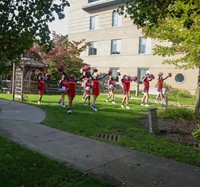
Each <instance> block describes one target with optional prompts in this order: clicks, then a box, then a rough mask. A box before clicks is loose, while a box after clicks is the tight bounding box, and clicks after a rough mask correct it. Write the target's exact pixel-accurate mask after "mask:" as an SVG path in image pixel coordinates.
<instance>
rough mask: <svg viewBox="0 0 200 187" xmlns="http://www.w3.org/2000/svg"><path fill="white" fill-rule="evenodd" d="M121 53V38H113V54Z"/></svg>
mask: <svg viewBox="0 0 200 187" xmlns="http://www.w3.org/2000/svg"><path fill="white" fill-rule="evenodd" d="M120 53H121V40H120V39H113V40H111V55H113V54H120Z"/></svg>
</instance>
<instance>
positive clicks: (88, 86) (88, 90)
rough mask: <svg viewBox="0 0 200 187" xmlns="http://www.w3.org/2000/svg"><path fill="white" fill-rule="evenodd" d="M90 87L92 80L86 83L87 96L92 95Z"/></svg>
mask: <svg viewBox="0 0 200 187" xmlns="http://www.w3.org/2000/svg"><path fill="white" fill-rule="evenodd" d="M90 88H91V82H90V81H87V82H86V83H85V91H86V95H87V96H90Z"/></svg>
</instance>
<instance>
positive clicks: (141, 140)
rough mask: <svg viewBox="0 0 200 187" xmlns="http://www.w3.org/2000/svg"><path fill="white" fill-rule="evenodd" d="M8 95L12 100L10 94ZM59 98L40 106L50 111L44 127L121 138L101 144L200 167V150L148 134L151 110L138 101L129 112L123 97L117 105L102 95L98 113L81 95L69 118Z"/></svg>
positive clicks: (33, 101)
mask: <svg viewBox="0 0 200 187" xmlns="http://www.w3.org/2000/svg"><path fill="white" fill-rule="evenodd" d="M4 96H5V97H4V98H7V99H8V96H7V95H4ZM27 97H28V101H27V103H29V104H37V99H38V95H27ZM59 97H60V96H59V95H44V98H43V102H42V105H40V106H39V107H40V108H41V109H42V110H44V111H45V112H46V118H45V120H44V121H43V124H45V125H48V126H51V127H54V128H58V129H61V130H64V131H68V132H71V133H75V134H80V135H83V136H87V137H90V138H94V139H97V138H96V135H97V134H114V135H121V136H122V138H121V140H120V141H119V142H115V141H109V140H104V139H103V140H101V141H107V142H109V143H112V144H118V145H119V146H124V147H129V148H131V149H134V150H138V151H142V152H148V153H151V154H154V155H158V156H163V157H166V158H171V159H174V160H177V161H181V162H185V163H189V164H194V165H198V166H200V156H199V155H200V150H199V149H198V148H197V147H192V146H187V145H184V144H179V143H174V142H172V141H170V140H167V139H163V138H159V137H157V136H154V135H153V134H149V133H148V132H145V131H144V129H143V128H142V127H141V126H140V125H139V120H140V118H141V117H142V116H144V115H147V108H145V107H142V106H140V101H138V100H131V101H130V107H131V110H126V109H122V108H120V103H121V99H120V98H116V102H117V104H116V105H113V104H111V103H105V98H106V96H103V95H102V96H99V98H98V99H97V104H96V107H97V108H98V109H99V111H98V112H94V111H92V110H91V108H90V107H89V106H87V105H83V103H82V100H81V96H80V95H77V96H76V98H75V101H74V107H73V114H72V115H69V114H67V110H66V108H62V107H59V106H58V104H57V103H58V100H59ZM151 107H157V108H158V109H161V108H160V107H159V105H157V104H152V105H151Z"/></svg>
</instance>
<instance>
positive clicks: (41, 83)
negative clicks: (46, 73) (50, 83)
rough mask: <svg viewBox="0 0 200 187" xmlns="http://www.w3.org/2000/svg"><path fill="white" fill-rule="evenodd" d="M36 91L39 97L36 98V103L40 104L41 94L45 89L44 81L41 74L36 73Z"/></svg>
mask: <svg viewBox="0 0 200 187" xmlns="http://www.w3.org/2000/svg"><path fill="white" fill-rule="evenodd" d="M38 91H39V99H38V104H39V105H40V104H41V101H42V96H43V94H44V91H45V82H44V80H43V78H42V74H39V75H38Z"/></svg>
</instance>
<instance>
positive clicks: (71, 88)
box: [63, 72, 85, 113]
mask: <svg viewBox="0 0 200 187" xmlns="http://www.w3.org/2000/svg"><path fill="white" fill-rule="evenodd" d="M63 74H64V75H65V78H66V79H67V82H68V109H67V112H68V113H72V110H71V109H72V103H73V100H74V97H75V95H76V82H78V81H80V80H82V79H83V78H84V77H85V76H82V77H80V78H79V79H76V76H75V75H74V74H71V75H70V77H67V75H66V74H65V72H63Z"/></svg>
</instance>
